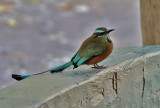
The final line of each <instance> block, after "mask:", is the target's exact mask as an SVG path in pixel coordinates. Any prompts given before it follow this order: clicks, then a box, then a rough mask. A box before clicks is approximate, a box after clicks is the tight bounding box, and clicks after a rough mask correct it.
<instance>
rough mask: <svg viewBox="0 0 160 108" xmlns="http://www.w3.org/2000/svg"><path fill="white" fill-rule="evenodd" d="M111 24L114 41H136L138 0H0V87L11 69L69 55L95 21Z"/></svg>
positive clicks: (47, 64) (33, 69) (49, 63)
mask: <svg viewBox="0 0 160 108" xmlns="http://www.w3.org/2000/svg"><path fill="white" fill-rule="evenodd" d="M102 26H104V27H107V28H114V29H116V30H115V31H114V32H112V33H111V39H112V40H113V43H114V47H115V48H116V47H130V46H141V45H142V39H141V29H140V9H139V0H0V89H2V88H5V87H6V86H8V85H11V84H13V83H15V82H16V81H15V80H13V79H12V78H11V74H12V73H16V74H33V73H38V72H41V71H44V70H47V69H49V68H51V67H55V66H58V65H60V64H63V63H65V62H67V61H69V60H70V58H71V57H72V56H73V55H74V53H75V52H76V51H77V50H78V48H79V47H80V45H81V43H82V42H83V41H84V40H85V39H86V38H87V37H89V36H90V35H92V33H93V32H94V30H95V28H97V27H102Z"/></svg>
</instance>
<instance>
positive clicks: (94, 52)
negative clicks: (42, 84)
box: [12, 27, 114, 80]
mask: <svg viewBox="0 0 160 108" xmlns="http://www.w3.org/2000/svg"><path fill="white" fill-rule="evenodd" d="M113 30H114V29H106V28H105V27H99V28H97V29H96V30H95V31H94V33H93V34H92V36H90V37H89V38H87V39H86V40H85V41H84V42H83V43H82V45H81V47H80V48H79V50H78V51H77V53H76V54H75V55H74V56H73V57H72V59H71V61H69V62H68V63H65V64H63V65H61V66H58V67H56V68H53V69H50V70H48V71H50V72H51V73H56V72H61V71H63V70H64V69H66V68H67V67H69V66H71V65H73V66H74V67H73V68H77V67H78V66H80V65H94V67H93V68H103V67H102V66H99V65H97V63H99V62H101V61H103V60H104V59H106V58H107V57H108V56H109V55H110V54H111V52H112V50H113V43H112V40H111V39H110V37H109V33H110V32H111V31H113ZM48 71H45V72H48ZM45 72H41V73H38V74H42V73H45ZM38 74H33V75H38ZM30 76H32V75H16V74H12V78H14V79H16V80H22V79H24V78H27V77H30Z"/></svg>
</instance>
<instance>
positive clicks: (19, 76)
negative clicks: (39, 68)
mask: <svg viewBox="0 0 160 108" xmlns="http://www.w3.org/2000/svg"><path fill="white" fill-rule="evenodd" d="M30 76H32V75H17V74H12V78H13V79H15V80H17V81H20V80H23V79H25V78H27V77H30Z"/></svg>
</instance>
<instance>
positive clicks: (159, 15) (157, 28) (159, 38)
mask: <svg viewBox="0 0 160 108" xmlns="http://www.w3.org/2000/svg"><path fill="white" fill-rule="evenodd" d="M140 7H141V27H142V35H143V45H160V1H159V0H140Z"/></svg>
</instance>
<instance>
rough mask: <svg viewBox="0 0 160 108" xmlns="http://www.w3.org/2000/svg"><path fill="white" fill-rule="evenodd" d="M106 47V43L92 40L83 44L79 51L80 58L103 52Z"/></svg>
mask: <svg viewBox="0 0 160 108" xmlns="http://www.w3.org/2000/svg"><path fill="white" fill-rule="evenodd" d="M104 49H105V46H104V44H102V43H97V42H91V43H88V44H86V45H84V46H82V47H81V48H80V49H79V51H78V56H79V57H80V58H90V57H93V56H97V55H99V54H101V53H102V52H103V51H104Z"/></svg>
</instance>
